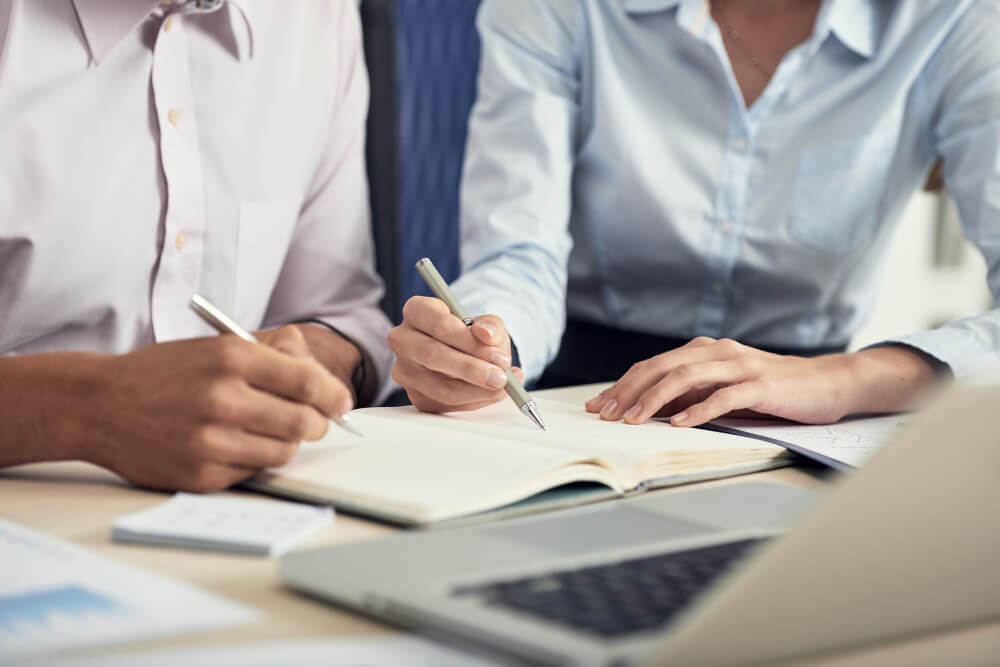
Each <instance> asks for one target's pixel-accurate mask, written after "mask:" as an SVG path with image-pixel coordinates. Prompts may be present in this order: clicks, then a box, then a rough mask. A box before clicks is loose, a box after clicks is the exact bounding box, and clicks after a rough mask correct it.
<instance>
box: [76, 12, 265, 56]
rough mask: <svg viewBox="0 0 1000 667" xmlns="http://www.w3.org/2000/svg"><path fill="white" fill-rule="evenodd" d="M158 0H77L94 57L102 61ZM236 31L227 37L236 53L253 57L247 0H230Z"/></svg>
mask: <svg viewBox="0 0 1000 667" xmlns="http://www.w3.org/2000/svg"><path fill="white" fill-rule="evenodd" d="M157 4H158V2H157V1H156V0H73V5H74V7H75V8H76V14H77V16H78V17H79V19H80V27H81V28H82V29H83V34H84V37H85V38H86V40H87V47H88V48H89V49H90V59H91V60H92V61H93V63H94V64H95V65H99V64H100V63H101V62H102V61H103V60H104V59H105V58H106V57H107V56H108V54H109V53H111V51H112V50H113V49H114V48H115V47H116V46H117V45H118V43H119V42H121V41H122V40H123V39H124V38H125V36H126V35H128V34H129V33H130V32H132V31H133V30H135V28H136V27H137V26H138V25H139V24H140V23H142V22H143V21H144V20H146V17H148V16H149V14H150V13H151V12H152V11H153V10H154V9H155V8H156V6H157ZM222 11H225V12H227V13H228V19H229V25H230V28H231V32H232V35H231V37H230V38H229V39H225V38H223V39H222V41H223V42H226V44H225V45H226V46H227V47H228V48H229V49H230V50H231V51H232V53H233V55H234V56H236V58H238V59H239V60H241V61H243V60H246V59H248V58H252V57H253V29H252V23H251V12H250V8H249V7H248V3H247V2H246V0H227V2H226V6H225V7H223V8H222Z"/></svg>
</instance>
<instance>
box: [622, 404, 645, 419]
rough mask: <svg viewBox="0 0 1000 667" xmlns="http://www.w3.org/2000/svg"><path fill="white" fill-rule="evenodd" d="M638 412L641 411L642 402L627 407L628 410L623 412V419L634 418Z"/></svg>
mask: <svg viewBox="0 0 1000 667" xmlns="http://www.w3.org/2000/svg"><path fill="white" fill-rule="evenodd" d="M640 412H642V403H636V404H635V405H633V406H632V407H631V408H629V409H628V412H626V413H625V419H626V420H628V419H635V418H636V417H638V416H639V413H640Z"/></svg>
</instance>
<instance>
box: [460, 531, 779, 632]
mask: <svg viewBox="0 0 1000 667" xmlns="http://www.w3.org/2000/svg"><path fill="white" fill-rule="evenodd" d="M760 541H761V540H760V539H751V540H742V541H739V542H728V543H726V544H719V545H714V546H710V547H702V548H699V549H691V550H689V551H678V552H672V553H667V554H659V555H656V556H647V557H643V558H636V559H633V560H625V561H618V562H615V563H610V564H607V565H598V566H592V567H585V568H581V569H577V570H564V571H559V572H550V573H548V574H545V575H539V576H534V577H527V578H523V579H512V580H509V581H499V582H492V583H488V584H483V585H476V586H465V587H461V588H457V589H455V590H454V591H453V592H452V594H453V595H455V596H460V597H476V598H479V599H480V600H482V602H483V603H484V604H486V605H488V606H495V607H503V608H505V609H508V610H511V611H514V612H517V613H520V614H527V615H529V616H534V617H537V618H543V619H546V620H549V621H554V622H556V623H560V624H562V625H566V626H569V627H571V628H574V629H576V630H580V631H583V632H586V633H590V634H594V635H598V636H600V637H604V638H615V637H621V636H623V635H628V634H632V633H637V632H643V631H652V630H656V629H659V628H662V627H663V626H664V625H666V624H667V623H669V621H670V620H671V618H672V617H673V616H674V614H676V613H677V612H678V611H680V610H681V609H683V608H684V607H685V606H686V605H687V604H688V603H689V602H691V600H692V599H693V598H694V597H695V596H696V595H697V594H698V593H699V592H701V591H703V590H704V589H706V588H707V587H708V586H709V585H710V584H711V583H712V581H713V580H714V579H715V578H716V577H718V576H719V575H720V574H722V573H723V572H725V571H726V570H727V569H728V568H729V567H730V566H731V565H732V564H733V563H734V562H735V561H736V560H737V559H739V557H740V556H742V555H743V554H744V553H746V551H747V549H748V548H749V547H751V546H753V545H754V544H756V543H757V542H760Z"/></svg>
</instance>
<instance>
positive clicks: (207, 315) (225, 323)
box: [191, 294, 364, 436]
mask: <svg viewBox="0 0 1000 667" xmlns="http://www.w3.org/2000/svg"><path fill="white" fill-rule="evenodd" d="M191 309H192V310H194V312H196V313H198V315H199V316H200V317H201V319H203V320H205V321H206V322H208V323H209V324H210V325H211V326H212V327H214V328H215V330H216V331H218V332H219V333H231V334H235V335H237V336H239V337H240V338H242V339H243V340H245V341H247V342H248V343H259V342H260V341H259V340H257V339H256V338H255V337H254V335H253V334H252V333H250V332H249V331H247V330H246V329H244V328H243V327H241V326H240V325H239V324H237V323H236V322H234V321H233V319H232V318H231V317H229V316H228V315H226V314H225V313H223V312H222V311H221V310H219V309H218V308H216V307H215V306H214V305H212V303H211V302H210V301H209V300H208V299H206V298H205V297H203V296H201V295H200V294H195V295H194V296H193V297H191ZM330 421H332V422H333V423H335V424H336V425H337V426H339V427H341V428H342V429H344V430H345V431H349V432H351V433H353V434H354V435H357V436H361V435H364V434H363V433H361V430H360V429H359V428H358V427H357V426H355V425H354V423H353V422H352V421H351V420H350V419H348V417H347V415H334V416H333V417H330Z"/></svg>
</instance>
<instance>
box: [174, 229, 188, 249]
mask: <svg viewBox="0 0 1000 667" xmlns="http://www.w3.org/2000/svg"><path fill="white" fill-rule="evenodd" d="M187 242H188V237H187V234H185V233H184V232H177V236H175V237H174V247H175V248H177V250H183V249H184V246H186V245H187Z"/></svg>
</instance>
